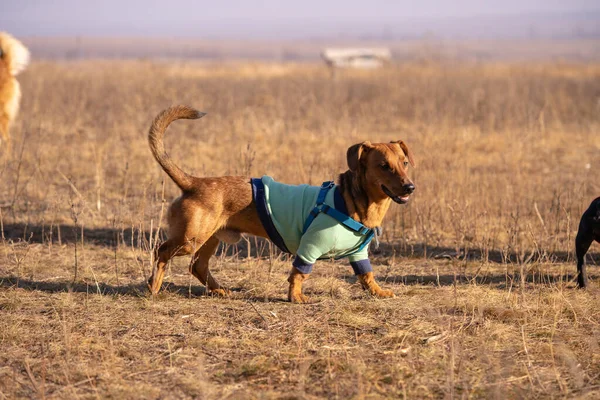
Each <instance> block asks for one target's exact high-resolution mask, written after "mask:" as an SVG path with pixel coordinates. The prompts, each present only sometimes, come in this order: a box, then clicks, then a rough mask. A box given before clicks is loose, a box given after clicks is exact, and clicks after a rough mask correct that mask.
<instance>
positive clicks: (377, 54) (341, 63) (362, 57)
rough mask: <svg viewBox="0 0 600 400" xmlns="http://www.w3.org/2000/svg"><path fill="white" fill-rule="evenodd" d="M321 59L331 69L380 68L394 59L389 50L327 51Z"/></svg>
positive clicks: (347, 49)
mask: <svg viewBox="0 0 600 400" xmlns="http://www.w3.org/2000/svg"><path fill="white" fill-rule="evenodd" d="M321 57H323V60H325V62H326V63H327V65H329V66H330V67H337V68H364V69H369V68H379V67H381V66H383V65H384V64H385V63H387V62H389V61H390V60H391V59H392V53H391V52H390V49H388V48H346V49H325V50H323V52H322V53H321Z"/></svg>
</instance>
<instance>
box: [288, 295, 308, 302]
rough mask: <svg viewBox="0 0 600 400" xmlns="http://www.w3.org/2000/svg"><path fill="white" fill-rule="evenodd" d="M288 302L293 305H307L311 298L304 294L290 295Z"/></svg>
mask: <svg viewBox="0 0 600 400" xmlns="http://www.w3.org/2000/svg"><path fill="white" fill-rule="evenodd" d="M288 300H289V301H290V302H291V303H296V304H306V303H308V302H309V297H308V296H305V295H303V294H302V293H290V294H289V295H288Z"/></svg>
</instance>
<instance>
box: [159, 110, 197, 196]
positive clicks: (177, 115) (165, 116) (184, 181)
mask: <svg viewBox="0 0 600 400" xmlns="http://www.w3.org/2000/svg"><path fill="white" fill-rule="evenodd" d="M205 115H206V113H203V112H200V111H198V110H195V109H193V108H191V107H188V106H173V107H169V108H167V109H166V110H163V111H162V112H161V113H160V114H158V115H157V116H156V118H154V121H153V122H152V126H150V131H149V132H148V142H149V143H150V150H152V154H153V155H154V158H156V161H158V163H159V164H160V166H161V167H162V169H164V170H165V172H166V173H167V175H169V177H171V179H173V182H175V183H176V184H177V186H179V188H180V189H181V190H182V191H184V192H185V191H189V190H191V189H192V187H193V181H194V177H193V176H191V175H189V174H187V173H186V172H185V171H183V170H182V169H181V168H179V167H178V166H177V165H175V163H174V162H173V161H172V160H171V157H169V155H168V154H167V152H166V151H165V145H164V143H163V136H164V134H165V130H166V129H167V127H168V126H169V124H170V123H171V122H173V121H175V120H178V119H198V118H202V117H203V116H205Z"/></svg>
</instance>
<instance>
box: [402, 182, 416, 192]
mask: <svg viewBox="0 0 600 400" xmlns="http://www.w3.org/2000/svg"><path fill="white" fill-rule="evenodd" d="M402 189H404V191H405V192H406V193H408V194H411V193H412V192H414V191H415V185H414V184H413V183H407V184H406V185H404V186H402Z"/></svg>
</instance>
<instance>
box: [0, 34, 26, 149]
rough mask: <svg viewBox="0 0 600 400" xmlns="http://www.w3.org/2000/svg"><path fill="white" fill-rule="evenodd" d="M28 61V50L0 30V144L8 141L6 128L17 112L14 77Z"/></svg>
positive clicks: (17, 101)
mask: <svg viewBox="0 0 600 400" xmlns="http://www.w3.org/2000/svg"><path fill="white" fill-rule="evenodd" d="M28 63H29V51H28V50H27V48H26V47H25V46H23V44H22V43H21V42H19V41H18V40H17V39H15V38H14V37H12V36H11V35H9V34H8V33H4V32H0V144H1V143H2V141H6V142H8V140H9V135H8V130H9V128H10V124H11V122H12V121H13V120H14V119H15V117H16V116H17V113H18V112H19V101H20V100H21V88H20V86H19V82H18V81H17V80H16V79H15V77H16V76H17V74H19V72H21V71H22V70H24V69H25V67H26V66H27V64H28Z"/></svg>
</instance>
